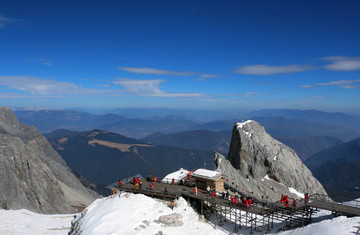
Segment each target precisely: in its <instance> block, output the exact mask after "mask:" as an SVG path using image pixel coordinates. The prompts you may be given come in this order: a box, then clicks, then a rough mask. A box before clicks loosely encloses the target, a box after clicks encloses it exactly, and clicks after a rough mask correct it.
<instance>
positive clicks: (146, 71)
mask: <svg viewBox="0 0 360 235" xmlns="http://www.w3.org/2000/svg"><path fill="white" fill-rule="evenodd" d="M118 69H119V70H123V71H126V72H129V73H138V74H139V73H140V74H153V75H175V76H192V75H195V74H196V72H191V71H185V72H182V71H171V70H164V69H154V68H136V67H118Z"/></svg>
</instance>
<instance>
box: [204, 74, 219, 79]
mask: <svg viewBox="0 0 360 235" xmlns="http://www.w3.org/2000/svg"><path fill="white" fill-rule="evenodd" d="M200 77H202V78H216V77H217V75H216V74H202V75H200Z"/></svg>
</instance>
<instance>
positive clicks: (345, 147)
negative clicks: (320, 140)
mask: <svg viewBox="0 0 360 235" xmlns="http://www.w3.org/2000/svg"><path fill="white" fill-rule="evenodd" d="M305 164H306V165H307V166H308V167H309V168H310V170H312V172H313V173H314V175H315V176H316V177H317V178H318V179H319V181H320V182H322V184H323V185H324V187H325V189H326V190H327V191H328V192H329V194H330V195H331V196H333V197H341V196H342V197H345V198H350V199H354V198H359V197H360V171H359V169H360V138H357V139H355V140H352V141H349V142H347V143H344V144H341V145H339V146H336V147H333V148H330V149H327V150H324V151H321V152H319V153H317V154H315V155H313V156H312V157H310V158H309V159H308V160H307V161H306V162H305ZM334 175H336V177H333V176H334Z"/></svg>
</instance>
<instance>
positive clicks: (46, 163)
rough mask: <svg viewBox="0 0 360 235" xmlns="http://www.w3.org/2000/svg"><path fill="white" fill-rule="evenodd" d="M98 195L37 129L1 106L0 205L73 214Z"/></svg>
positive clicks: (10, 207) (43, 211)
mask: <svg viewBox="0 0 360 235" xmlns="http://www.w3.org/2000/svg"><path fill="white" fill-rule="evenodd" d="M96 197H97V194H96V193H94V192H93V191H90V190H88V189H86V188H85V187H84V186H83V185H82V184H81V183H80V181H79V180H78V179H77V178H76V176H75V175H74V174H73V173H72V172H71V170H70V169H69V168H68V167H67V166H66V163H65V162H64V160H63V159H62V158H61V157H60V156H59V154H58V153H57V152H56V151H55V150H54V149H53V148H52V147H51V145H50V144H49V143H48V142H47V140H46V139H45V138H44V137H43V136H42V135H41V134H40V133H39V132H38V131H37V130H36V128H34V127H28V126H25V125H22V124H20V123H19V121H18V120H17V118H16V116H15V114H14V113H13V112H12V111H11V110H10V109H9V108H6V107H0V207H2V208H5V209H20V208H25V209H29V210H32V211H35V212H41V213H71V212H76V211H77V208H82V207H85V206H87V205H89V204H90V203H91V202H92V201H93V200H94V199H95V198H96Z"/></svg>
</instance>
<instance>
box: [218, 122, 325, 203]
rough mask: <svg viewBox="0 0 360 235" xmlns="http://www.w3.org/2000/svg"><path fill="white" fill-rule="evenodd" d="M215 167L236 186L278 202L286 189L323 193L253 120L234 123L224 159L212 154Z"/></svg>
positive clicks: (306, 171)
mask: <svg viewBox="0 0 360 235" xmlns="http://www.w3.org/2000/svg"><path fill="white" fill-rule="evenodd" d="M215 164H216V166H217V170H218V171H220V172H221V173H223V174H224V175H226V176H227V177H228V178H229V180H230V181H231V182H234V183H235V184H236V185H237V186H238V187H240V188H241V189H243V190H245V191H247V192H253V193H254V195H257V196H260V197H263V198H264V197H269V199H270V200H272V201H278V200H279V199H280V196H281V194H288V195H289V196H290V197H293V198H295V197H298V196H297V195H296V194H293V193H291V192H290V191H289V188H293V189H295V190H296V191H298V192H301V193H305V192H307V193H309V194H313V193H320V194H326V192H325V190H324V188H323V187H322V185H321V184H320V183H319V181H318V180H317V179H316V178H315V177H313V175H312V173H311V171H310V170H309V169H308V168H307V167H306V166H305V165H304V164H303V162H302V161H301V160H300V159H299V157H298V156H297V155H296V153H295V152H294V151H293V150H292V149H291V148H289V147H288V146H286V145H284V144H282V143H280V142H279V141H277V140H275V139H274V138H272V137H271V136H270V135H269V134H267V133H266V132H265V129H264V127H263V126H261V125H260V124H259V123H257V122H255V121H246V122H244V123H235V125H234V128H233V133H232V138H231V143H230V148H229V153H228V156H227V159H225V157H224V156H222V155H221V154H219V153H215Z"/></svg>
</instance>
